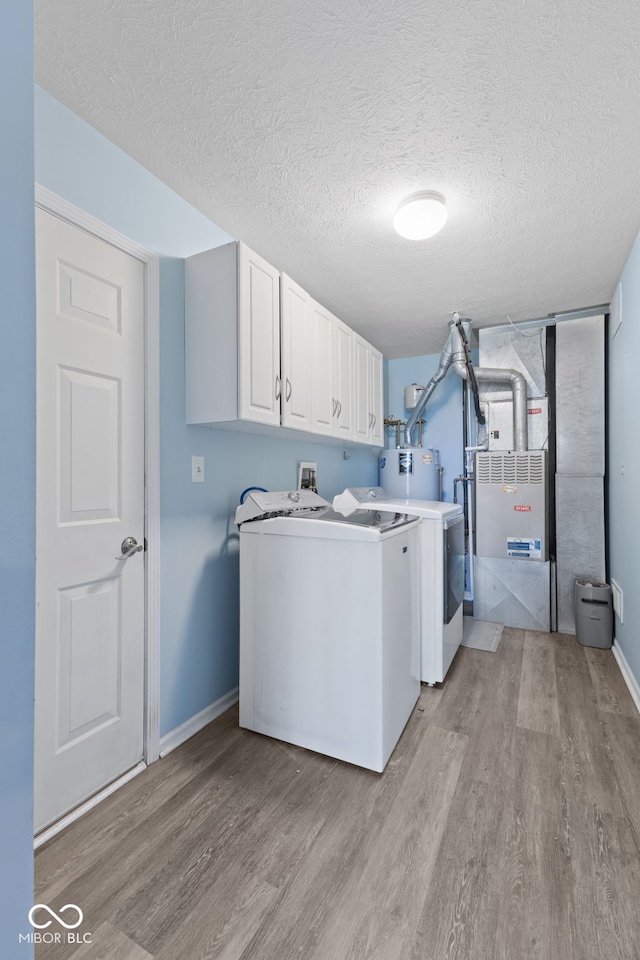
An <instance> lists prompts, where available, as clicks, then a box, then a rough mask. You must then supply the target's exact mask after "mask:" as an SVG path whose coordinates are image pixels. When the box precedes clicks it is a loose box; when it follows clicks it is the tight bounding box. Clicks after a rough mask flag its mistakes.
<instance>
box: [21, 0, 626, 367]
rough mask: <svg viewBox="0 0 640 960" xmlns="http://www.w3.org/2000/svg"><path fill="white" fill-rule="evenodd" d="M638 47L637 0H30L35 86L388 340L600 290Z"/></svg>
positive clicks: (532, 310) (410, 350)
mask: <svg viewBox="0 0 640 960" xmlns="http://www.w3.org/2000/svg"><path fill="white" fill-rule="evenodd" d="M639 48H640V5H639V4H638V3H637V0H437V2H435V0H391V2H389V0H92V2H90V3H89V2H87V0H37V2H36V79H37V80H38V82H39V83H40V84H41V85H42V86H43V87H44V88H45V89H47V90H49V91H50V93H52V94H53V95H54V96H55V97H57V98H58V99H59V100H61V101H62V102H63V103H65V104H66V105H67V106H68V107H70V108H71V109H72V110H74V111H75V112H76V113H77V114H79V115H80V116H81V117H83V118H84V119H85V120H87V121H88V122H89V123H91V124H92V125H93V126H94V127H96V128H97V129H98V130H99V131H100V132H101V133H103V134H105V135H106V136H107V137H108V138H109V139H110V140H112V141H113V142H114V143H116V144H117V145H118V146H120V147H121V148H122V149H124V150H125V151H126V152H127V153H129V154H130V155H131V156H133V157H134V158H135V159H136V160H138V161H139V162H140V163H142V164H143V165H144V166H145V167H147V168H148V169H149V170H151V171H152V172H153V173H154V174H156V175H157V176H158V177H159V178H160V179H162V180H163V181H164V182H165V183H167V184H168V185H169V186H170V187H172V188H173V189H174V190H175V191H177V193H179V194H181V195H182V196H183V197H184V198H186V199H187V200H189V201H190V202H191V203H192V204H193V205H194V206H195V207H197V208H198V209H199V210H201V211H202V212H203V213H205V214H206V215H207V216H208V217H209V218H210V219H211V220H213V221H214V222H215V223H217V224H218V225H219V226H220V227H221V228H222V229H223V230H226V231H227V232H228V233H230V234H231V235H232V236H234V237H237V238H238V239H241V240H244V241H246V242H247V243H248V244H249V245H250V246H251V247H253V248H254V249H255V250H256V251H257V252H259V253H260V254H262V255H263V256H264V257H265V258H266V259H267V260H269V261H270V262H271V263H273V264H274V266H276V267H278V268H280V269H282V270H285V271H286V272H287V273H289V274H290V275H291V276H292V277H294V279H296V280H297V281H298V282H299V283H300V284H301V285H302V286H303V287H305V288H306V289H307V290H308V291H309V292H310V293H311V294H312V295H313V296H314V297H316V298H317V299H318V300H320V301H321V302H322V303H323V304H324V305H325V306H327V307H328V308H329V309H331V310H332V311H333V312H334V313H335V314H336V315H337V316H339V317H341V318H342V319H343V320H344V321H345V322H346V323H348V324H349V325H351V326H352V327H354V328H355V329H356V330H358V331H359V332H361V333H362V334H363V335H364V336H365V337H367V338H368V339H369V340H371V341H372V342H373V343H374V344H376V345H377V346H378V347H379V348H380V349H382V350H383V352H384V353H385V355H386V356H388V357H401V356H409V355H415V354H422V353H434V352H438V351H439V350H440V348H441V346H442V343H443V341H444V339H445V331H446V323H447V321H448V319H449V314H450V312H451V311H453V310H459V311H460V312H462V313H464V314H466V315H467V316H471V317H473V318H474V319H475V320H476V321H477V325H478V326H483V325H486V324H488V323H503V322H504V321H505V314H507V313H508V314H509V315H510V316H511V318H512V319H514V320H517V319H524V318H528V317H534V316H541V315H546V314H547V313H549V312H551V311H560V310H564V309H571V308H577V307H581V306H587V305H590V304H597V303H602V302H607V301H608V300H609V299H610V297H611V295H612V292H613V288H614V285H615V283H616V281H617V279H618V276H619V274H620V272H621V269H622V267H623V265H624V262H625V259H626V257H627V255H628V253H629V250H630V247H631V244H632V242H633V239H634V237H635V235H636V233H637V231H638V228H639V227H640V162H639V158H640V122H639V120H640V116H639V109H638V105H639V102H640V101H639V93H640V57H639V56H638V49H639ZM418 189H435V190H439V191H440V192H441V193H443V194H444V195H445V196H446V197H447V200H448V206H449V222H448V224H447V226H446V227H445V229H444V230H443V231H442V233H441V234H439V235H438V236H436V237H434V238H433V239H431V240H426V241H422V242H420V243H415V242H412V241H409V240H403V239H401V238H400V237H398V236H397V235H395V234H394V232H393V230H392V227H391V218H392V215H393V212H394V210H395V207H396V205H397V202H398V201H399V200H400V199H401V198H402V197H403V196H404V195H405V194H407V193H410V192H413V191H415V190H418Z"/></svg>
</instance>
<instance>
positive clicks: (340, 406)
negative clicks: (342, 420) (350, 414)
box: [338, 400, 342, 417]
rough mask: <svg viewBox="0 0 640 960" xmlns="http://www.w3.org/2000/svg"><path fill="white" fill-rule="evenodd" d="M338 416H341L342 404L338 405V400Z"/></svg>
mask: <svg viewBox="0 0 640 960" xmlns="http://www.w3.org/2000/svg"><path fill="white" fill-rule="evenodd" d="M338 416H339V417H340V416H342V404H341V403H340V401H339V400H338Z"/></svg>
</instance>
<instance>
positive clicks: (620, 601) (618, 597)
mask: <svg viewBox="0 0 640 960" xmlns="http://www.w3.org/2000/svg"><path fill="white" fill-rule="evenodd" d="M611 598H612V600H613V612H614V613H615V615H616V617H617V618H618V620H619V621H620V623H624V597H623V594H622V588H621V587H620V586H618V584H617V583H616V582H615V580H613V579H612V580H611Z"/></svg>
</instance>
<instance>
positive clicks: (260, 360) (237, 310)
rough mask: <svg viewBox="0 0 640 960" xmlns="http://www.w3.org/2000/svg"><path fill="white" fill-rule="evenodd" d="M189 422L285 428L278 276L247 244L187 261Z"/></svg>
mask: <svg viewBox="0 0 640 960" xmlns="http://www.w3.org/2000/svg"><path fill="white" fill-rule="evenodd" d="M185 379H186V420H187V423H223V422H228V421H237V420H249V421H254V422H256V423H264V424H272V425H275V426H278V425H279V424H280V393H281V382H280V274H279V273H278V271H277V270H275V269H274V268H273V267H272V266H270V264H268V263H267V262H266V260H263V259H262V257H259V256H258V255H257V254H255V253H253V251H251V250H249V248H248V247H246V246H245V245H244V244H242V243H227V244H225V245H224V246H221V247H215V248H214V249H213V250H205V252H204V253H199V254H197V255H196V256H194V257H189V258H188V259H187V260H186V262H185Z"/></svg>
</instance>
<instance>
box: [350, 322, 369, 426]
mask: <svg viewBox="0 0 640 960" xmlns="http://www.w3.org/2000/svg"><path fill="white" fill-rule="evenodd" d="M354 352H355V360H354V374H355V377H354V401H353V421H354V438H355V439H356V440H360V441H361V442H362V443H369V439H370V435H371V423H372V413H371V347H370V346H369V344H368V343H367V341H366V340H363V339H362V337H359V336H357V335H356V336H355V337H354Z"/></svg>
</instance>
